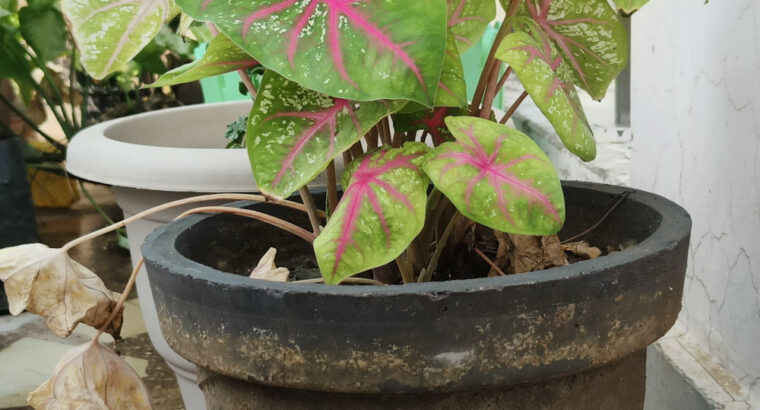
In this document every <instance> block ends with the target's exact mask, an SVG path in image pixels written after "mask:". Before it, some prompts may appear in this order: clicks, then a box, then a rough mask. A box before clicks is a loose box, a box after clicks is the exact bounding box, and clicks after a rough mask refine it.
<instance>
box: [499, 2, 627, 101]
mask: <svg viewBox="0 0 760 410" xmlns="http://www.w3.org/2000/svg"><path fill="white" fill-rule="evenodd" d="M501 2H502V5H505V4H506V3H507V2H508V0H501ZM505 7H506V6H505ZM517 15H518V16H519V17H528V18H530V19H532V20H533V21H534V22H535V25H533V24H531V25H530V26H526V25H518V29H519V30H523V31H532V30H533V29H537V30H538V31H540V32H541V33H543V35H545V36H546V37H547V38H549V39H550V40H551V42H552V43H553V44H554V45H555V46H556V47H557V49H558V50H559V52H560V54H561V55H562V59H563V60H565V62H567V64H568V66H569V67H570V68H571V72H572V79H573V82H574V83H575V85H577V86H578V87H580V88H582V89H584V90H586V92H588V93H589V95H591V97H592V98H593V99H595V100H601V99H602V98H604V94H605V93H606V92H607V88H608V87H609V85H610V83H611V82H612V80H614V79H615V77H617V75H618V73H620V71H622V70H623V68H625V65H626V62H627V60H628V43H627V34H626V32H625V27H623V24H622V23H621V22H620V18H619V17H618V15H617V13H616V12H615V10H614V9H613V8H612V7H610V4H609V3H608V2H607V0H524V2H523V4H522V5H521V6H520V8H519V9H518V13H517ZM533 34H538V33H533Z"/></svg>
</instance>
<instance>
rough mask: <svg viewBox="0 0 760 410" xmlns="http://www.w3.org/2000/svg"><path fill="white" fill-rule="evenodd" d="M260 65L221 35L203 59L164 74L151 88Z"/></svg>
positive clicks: (216, 38) (213, 42)
mask: <svg viewBox="0 0 760 410" xmlns="http://www.w3.org/2000/svg"><path fill="white" fill-rule="evenodd" d="M258 64H259V63H258V62H257V61H256V60H254V59H253V57H251V56H249V55H248V53H246V52H245V51H243V50H241V49H240V47H238V46H237V45H236V44H235V43H233V42H232V40H230V39H229V38H228V37H227V36H225V35H224V34H221V33H220V34H219V35H218V36H216V37H214V39H213V40H212V41H211V44H209V46H208V48H207V49H206V52H205V53H204V54H203V57H201V58H200V59H198V60H195V61H193V62H191V63H187V64H185V65H183V66H181V67H177V68H175V69H174V70H171V71H169V72H167V73H165V74H163V75H162V76H160V77H158V80H156V82H154V83H153V84H151V85H150V87H162V86H165V85H174V84H181V83H189V82H191V81H195V80H200V79H201V78H206V77H211V76H214V75H218V74H224V73H228V72H230V71H235V70H240V69H245V68H249V67H254V66H257V65H258Z"/></svg>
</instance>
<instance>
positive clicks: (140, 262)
mask: <svg viewBox="0 0 760 410" xmlns="http://www.w3.org/2000/svg"><path fill="white" fill-rule="evenodd" d="M143 263H145V258H143V257H141V258H140V260H138V261H137V263H135V266H134V268H132V274H130V275H129V280H128V281H127V285H126V286H124V291H123V292H122V293H121V297H119V300H118V301H117V302H116V306H114V308H113V309H111V314H110V315H109V316H108V319H106V321H105V322H104V323H103V324H102V325H101V326H100V329H98V333H96V334H95V337H93V338H92V341H91V342H90V345H94V344H95V343H98V339H99V338H100V335H102V334H103V332H105V331H106V329H108V326H109V325H110V324H111V322H113V320H114V319H116V316H118V315H119V313H121V309H122V307H123V306H124V302H126V301H127V297H129V292H131V291H132V287H134V286H135V279H137V274H138V273H139V272H140V268H142V266H143Z"/></svg>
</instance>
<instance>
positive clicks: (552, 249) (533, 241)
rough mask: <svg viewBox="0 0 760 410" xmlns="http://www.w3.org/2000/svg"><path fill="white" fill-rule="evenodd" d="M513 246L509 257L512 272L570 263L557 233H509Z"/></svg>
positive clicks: (529, 270)
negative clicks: (536, 234)
mask: <svg viewBox="0 0 760 410" xmlns="http://www.w3.org/2000/svg"><path fill="white" fill-rule="evenodd" d="M509 240H510V242H511V243H512V247H511V248H510V249H509V259H510V261H511V262H512V273H523V272H531V271H536V270H541V269H546V268H551V267H555V266H564V265H567V264H568V261H567V257H566V256H565V253H564V252H563V251H562V245H561V244H560V242H559V238H557V236H556V235H549V236H543V237H541V236H531V235H514V234H509Z"/></svg>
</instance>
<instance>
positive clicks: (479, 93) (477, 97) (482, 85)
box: [470, 0, 522, 115]
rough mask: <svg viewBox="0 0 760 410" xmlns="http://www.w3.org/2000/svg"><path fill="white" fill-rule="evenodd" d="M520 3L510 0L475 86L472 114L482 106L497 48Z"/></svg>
mask: <svg viewBox="0 0 760 410" xmlns="http://www.w3.org/2000/svg"><path fill="white" fill-rule="evenodd" d="M520 3H522V0H509V5H508V6H507V10H506V15H505V16H504V20H503V21H502V23H501V27H499V31H498V32H497V33H496V38H494V41H493V45H491V50H490V51H489V52H488V58H487V59H486V62H485V64H484V66H483V71H482V72H481V73H480V79H479V80H478V85H477V87H476V88H475V94H474V95H473V98H472V105H471V106H470V112H471V113H472V115H475V114H476V113H478V112H479V111H480V110H479V109H478V107H480V103H481V99H482V98H483V94H484V92H485V89H486V85H487V83H488V79H489V78H490V76H491V72H492V70H493V66H494V64H495V62H496V58H495V57H494V56H495V54H496V50H497V49H498V48H499V45H501V40H503V39H504V37H506V35H507V32H509V30H510V29H511V24H507V20H509V19H510V18H512V16H514V15H515V13H517V7H518V6H519V5H520Z"/></svg>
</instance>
